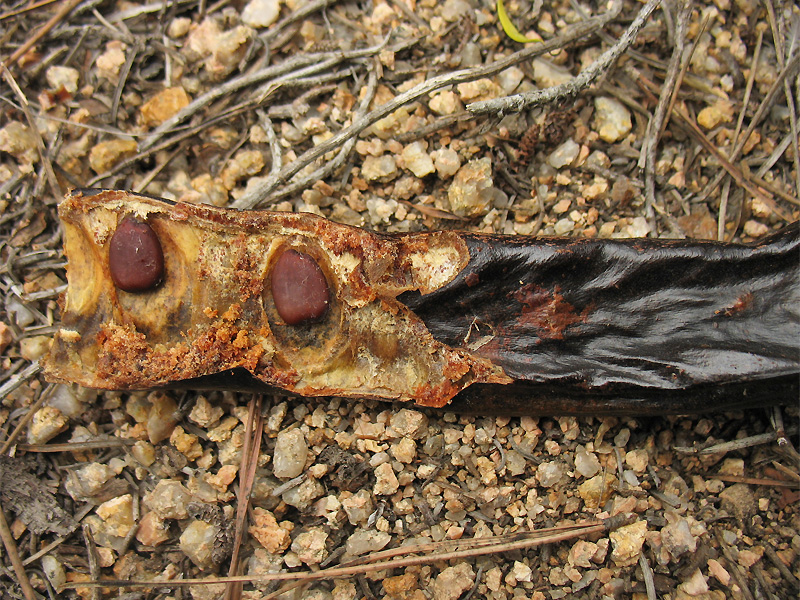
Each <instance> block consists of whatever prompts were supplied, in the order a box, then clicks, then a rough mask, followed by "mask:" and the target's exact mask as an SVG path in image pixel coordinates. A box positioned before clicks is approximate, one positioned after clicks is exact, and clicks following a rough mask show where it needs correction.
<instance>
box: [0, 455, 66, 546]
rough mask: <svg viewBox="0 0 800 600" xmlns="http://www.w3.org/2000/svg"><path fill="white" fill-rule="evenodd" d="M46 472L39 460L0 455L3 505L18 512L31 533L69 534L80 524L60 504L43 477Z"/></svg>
mask: <svg viewBox="0 0 800 600" xmlns="http://www.w3.org/2000/svg"><path fill="white" fill-rule="evenodd" d="M39 466H40V467H42V466H44V465H43V464H40V465H39ZM42 475H43V473H42V472H41V470H39V469H37V465H36V461H33V460H26V459H25V458H10V457H8V456H0V499H2V500H3V508H4V509H5V510H10V511H12V512H13V513H14V514H16V517H17V518H18V519H19V520H20V522H21V523H22V524H23V525H24V526H25V527H26V528H28V529H29V530H30V531H31V533H34V534H36V535H41V534H43V533H53V534H55V535H68V534H70V533H72V532H73V531H75V528H76V527H77V525H76V523H75V520H74V519H73V518H72V515H71V514H69V513H68V512H66V511H65V510H64V509H63V508H62V507H61V506H60V505H59V503H58V501H57V499H56V494H55V490H54V489H53V488H52V487H51V486H48V485H47V484H46V483H45V482H44V481H42Z"/></svg>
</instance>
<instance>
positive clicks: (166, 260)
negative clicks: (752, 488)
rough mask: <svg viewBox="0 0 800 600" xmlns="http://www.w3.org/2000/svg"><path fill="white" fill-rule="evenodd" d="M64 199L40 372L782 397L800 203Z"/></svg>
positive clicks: (450, 399)
mask: <svg viewBox="0 0 800 600" xmlns="http://www.w3.org/2000/svg"><path fill="white" fill-rule="evenodd" d="M59 214H60V216H61V219H62V222H63V226H64V233H65V251H66V254H67V258H68V261H69V262H68V266H67V278H68V281H69V285H68V289H67V292H66V295H65V297H64V299H63V307H62V308H63V311H62V324H61V326H60V328H59V330H58V331H57V332H56V334H55V337H54V341H53V345H52V347H51V351H50V353H49V355H48V356H47V357H46V359H45V361H44V368H45V375H46V377H47V378H48V379H49V380H50V381H58V382H72V383H78V384H80V385H83V386H86V387H92V388H101V389H118V390H141V389H151V388H161V387H177V388H194V389H211V388H228V389H239V390H259V389H260V390H272V391H285V392H288V393H291V394H297V395H301V396H342V397H348V398H377V399H382V400H397V401H411V402H416V403H417V404H419V405H422V406H432V407H443V406H447V408H448V410H455V411H468V412H475V413H482V414H487V415H488V414H521V415H522V414H531V415H535V414H552V415H556V414H593V415H598V414H614V413H620V414H622V413H624V414H663V413H686V412H704V411H711V410H723V409H734V408H743V407H754V406H764V405H767V404H775V403H782V402H795V401H796V400H797V397H798V381H800V349H799V348H798V344H800V269H799V268H798V265H800V228H798V224H797V223H794V224H793V225H791V226H789V227H787V228H786V229H784V230H782V231H780V232H778V233H776V234H774V235H772V236H771V237H769V238H767V239H764V240H762V241H760V242H759V243H757V244H753V245H740V244H720V243H713V242H700V241H684V240H681V241H676V240H656V239H635V240H589V239H572V238H568V239H562V238H532V237H523V236H519V237H517V236H499V235H481V234H472V233H464V232H456V231H438V232H430V233H414V234H391V235H385V234H377V233H373V232H369V231H365V230H363V229H358V228H355V227H349V226H346V225H341V224H337V223H333V222H330V221H327V220H325V219H323V218H321V217H318V216H316V215H312V214H302V213H301V214H298V213H283V212H269V211H236V210H230V209H221V208H215V207H213V206H207V205H197V204H189V203H182V202H177V203H176V202H171V201H167V200H162V199H158V198H153V197H149V196H145V195H140V194H134V193H132V192H125V191H112V190H76V191H74V192H72V194H70V195H69V196H68V197H67V198H66V199H65V200H64V202H63V203H62V204H61V205H60V206H59Z"/></svg>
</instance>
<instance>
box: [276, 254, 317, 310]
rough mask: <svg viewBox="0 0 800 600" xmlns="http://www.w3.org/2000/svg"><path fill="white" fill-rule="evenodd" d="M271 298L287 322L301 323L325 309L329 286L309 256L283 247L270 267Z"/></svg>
mask: <svg viewBox="0 0 800 600" xmlns="http://www.w3.org/2000/svg"><path fill="white" fill-rule="evenodd" d="M272 299H273V300H274V301H275V308H276V309H278V314H279V315H280V317H281V319H283V320H284V322H285V323H286V324H287V325H303V324H305V323H312V322H314V321H316V320H318V319H320V318H321V317H322V316H323V315H324V314H325V312H326V311H327V310H328V305H329V303H330V288H329V287H328V281H327V280H326V279H325V275H324V274H323V272H322V269H320V268H319V265H318V264H317V263H316V261H315V260H314V259H313V258H311V257H310V256H309V255H308V254H303V253H302V252H297V251H296V250H286V251H285V252H284V253H283V254H281V255H280V257H278V260H277V261H275V266H274V267H273V268H272Z"/></svg>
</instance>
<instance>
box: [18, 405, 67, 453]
mask: <svg viewBox="0 0 800 600" xmlns="http://www.w3.org/2000/svg"><path fill="white" fill-rule="evenodd" d="M68 424H69V419H68V418H67V417H65V416H64V415H63V414H61V411H60V410H58V409H57V408H53V407H52V406H43V407H42V408H40V409H39V410H37V411H36V413H34V415H33V419H32V420H31V423H30V425H28V443H29V444H44V443H46V442H49V441H50V440H52V439H53V438H54V437H56V436H57V435H58V434H59V433H61V432H62V431H64V430H65V429H66V428H67V425H68Z"/></svg>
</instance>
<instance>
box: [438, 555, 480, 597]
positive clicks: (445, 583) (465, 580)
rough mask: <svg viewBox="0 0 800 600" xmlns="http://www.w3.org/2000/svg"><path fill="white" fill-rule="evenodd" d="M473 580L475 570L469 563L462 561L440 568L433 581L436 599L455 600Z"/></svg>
mask: <svg viewBox="0 0 800 600" xmlns="http://www.w3.org/2000/svg"><path fill="white" fill-rule="evenodd" d="M474 582H475V571H473V570H472V566H471V565H470V564H469V563H466V562H462V563H459V564H457V565H455V566H453V567H447V568H446V569H444V570H442V572H441V573H439V575H438V576H437V577H436V580H435V581H434V582H433V597H434V598H436V600H456V599H457V598H458V597H459V596H461V594H463V593H464V592H465V591H467V590H468V589H470V588H471V587H472V586H473V584H474Z"/></svg>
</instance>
